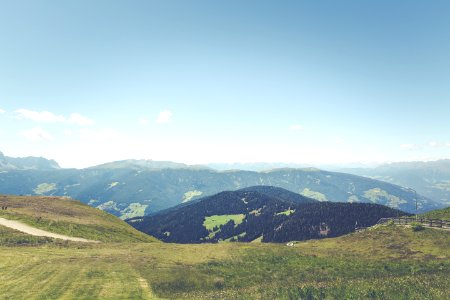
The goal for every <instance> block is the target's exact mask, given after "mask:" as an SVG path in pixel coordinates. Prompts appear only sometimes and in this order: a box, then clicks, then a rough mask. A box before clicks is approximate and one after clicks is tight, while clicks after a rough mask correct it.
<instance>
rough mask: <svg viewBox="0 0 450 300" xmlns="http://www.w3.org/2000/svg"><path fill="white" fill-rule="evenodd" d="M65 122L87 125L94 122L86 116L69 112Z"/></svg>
mask: <svg viewBox="0 0 450 300" xmlns="http://www.w3.org/2000/svg"><path fill="white" fill-rule="evenodd" d="M67 122H68V123H70V124H75V125H79V126H88V125H92V124H94V121H93V120H91V119H89V118H86V117H85V116H82V115H80V114H78V113H73V114H71V115H70V117H69V119H67Z"/></svg>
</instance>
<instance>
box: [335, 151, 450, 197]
mask: <svg viewBox="0 0 450 300" xmlns="http://www.w3.org/2000/svg"><path fill="white" fill-rule="evenodd" d="M341 170H342V171H343V172H346V173H352V174H356V175H361V176H366V177H369V178H373V179H378V180H382V181H386V182H390V183H393V184H397V185H401V186H405V187H411V188H413V189H415V190H416V191H417V192H418V193H420V194H422V195H424V196H426V197H427V198H430V199H433V200H435V201H436V202H438V203H440V204H442V205H443V206H448V205H450V159H444V160H437V161H429V162H400V163H391V164H385V165H381V166H379V167H376V168H351V169H349V168H347V169H341Z"/></svg>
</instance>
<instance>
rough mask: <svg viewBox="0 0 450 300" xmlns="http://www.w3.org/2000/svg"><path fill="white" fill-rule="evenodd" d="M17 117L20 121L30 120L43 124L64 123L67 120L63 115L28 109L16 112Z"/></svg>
mask: <svg viewBox="0 0 450 300" xmlns="http://www.w3.org/2000/svg"><path fill="white" fill-rule="evenodd" d="M14 113H15V115H16V117H17V118H18V119H21V120H22V119H28V120H32V121H35V122H42V123H56V122H64V121H65V120H66V119H65V118H64V117H63V116H61V115H55V114H54V113H51V112H49V111H46V110H44V111H33V110H28V109H23V108H22V109H18V110H16V111H15V112H14Z"/></svg>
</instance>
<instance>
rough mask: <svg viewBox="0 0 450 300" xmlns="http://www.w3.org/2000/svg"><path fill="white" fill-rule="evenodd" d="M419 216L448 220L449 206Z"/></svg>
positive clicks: (449, 215) (449, 214) (449, 218)
mask: <svg viewBox="0 0 450 300" xmlns="http://www.w3.org/2000/svg"><path fill="white" fill-rule="evenodd" d="M421 216H424V217H426V218H431V219H443V220H450V206H449V207H447V208H443V209H436V210H432V211H430V212H427V213H424V214H421Z"/></svg>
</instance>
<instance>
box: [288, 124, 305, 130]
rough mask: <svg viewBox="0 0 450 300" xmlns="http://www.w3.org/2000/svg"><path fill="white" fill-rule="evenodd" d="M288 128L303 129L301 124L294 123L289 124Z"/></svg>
mask: <svg viewBox="0 0 450 300" xmlns="http://www.w3.org/2000/svg"><path fill="white" fill-rule="evenodd" d="M289 130H294V131H299V130H303V126H302V125H300V124H294V125H291V126H289Z"/></svg>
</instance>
